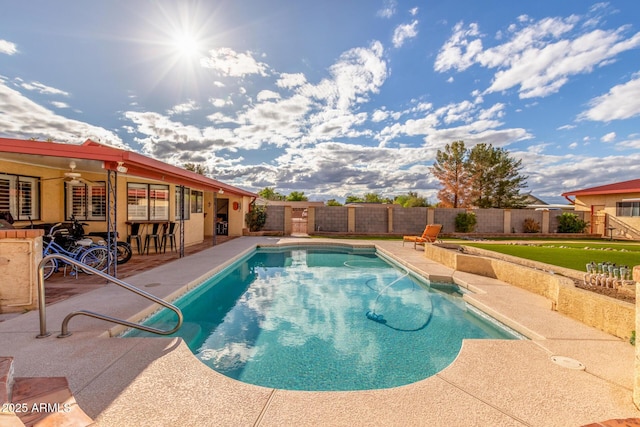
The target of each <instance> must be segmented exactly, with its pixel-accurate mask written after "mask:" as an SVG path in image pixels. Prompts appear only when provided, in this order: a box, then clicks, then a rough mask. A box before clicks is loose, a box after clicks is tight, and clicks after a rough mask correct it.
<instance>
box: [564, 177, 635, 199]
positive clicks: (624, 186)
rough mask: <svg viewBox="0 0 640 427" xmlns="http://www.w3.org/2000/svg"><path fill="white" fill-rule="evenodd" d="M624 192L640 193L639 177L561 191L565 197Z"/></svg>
mask: <svg viewBox="0 0 640 427" xmlns="http://www.w3.org/2000/svg"><path fill="white" fill-rule="evenodd" d="M624 193H640V179H632V180H629V181H622V182H616V183H613V184H607V185H600V186H598V187H591V188H585V189H583V190H576V191H567V192H566V193H562V195H563V196H565V197H566V196H591V195H599V194H624Z"/></svg>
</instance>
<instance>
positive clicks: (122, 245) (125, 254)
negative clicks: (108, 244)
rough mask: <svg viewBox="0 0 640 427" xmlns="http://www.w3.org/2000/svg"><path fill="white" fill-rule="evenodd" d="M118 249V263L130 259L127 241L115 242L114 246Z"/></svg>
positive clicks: (129, 248)
mask: <svg viewBox="0 0 640 427" xmlns="http://www.w3.org/2000/svg"><path fill="white" fill-rule="evenodd" d="M116 248H117V250H118V265H120V264H124V263H125V262H127V261H129V260H130V259H131V255H133V254H132V252H131V245H130V244H128V243H127V242H117V246H116Z"/></svg>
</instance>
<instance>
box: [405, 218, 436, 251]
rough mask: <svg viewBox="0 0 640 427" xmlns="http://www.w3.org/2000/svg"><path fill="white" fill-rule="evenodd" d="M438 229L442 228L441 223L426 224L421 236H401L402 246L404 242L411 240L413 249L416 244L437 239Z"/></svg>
mask: <svg viewBox="0 0 640 427" xmlns="http://www.w3.org/2000/svg"><path fill="white" fill-rule="evenodd" d="M440 230H442V224H427V226H426V227H425V228H424V231H423V232H422V236H403V237H402V246H404V242H413V249H416V248H417V246H418V245H424V244H425V243H433V242H435V241H437V240H438V235H439V234H440Z"/></svg>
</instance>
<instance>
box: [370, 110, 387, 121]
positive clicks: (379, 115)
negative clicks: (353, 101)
mask: <svg viewBox="0 0 640 427" xmlns="http://www.w3.org/2000/svg"><path fill="white" fill-rule="evenodd" d="M388 117H389V112H388V111H384V110H375V111H374V112H373V114H372V115H371V121H372V122H374V123H377V122H381V121H383V120H386V119H387V118H388Z"/></svg>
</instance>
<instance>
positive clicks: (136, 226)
mask: <svg viewBox="0 0 640 427" xmlns="http://www.w3.org/2000/svg"><path fill="white" fill-rule="evenodd" d="M141 225H142V224H140V223H139V222H134V223H133V224H131V233H130V234H129V235H128V236H127V243H128V244H130V245H131V241H132V240H135V242H136V249H138V255H142V252H143V247H142V236H141V235H140V226H141Z"/></svg>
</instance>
